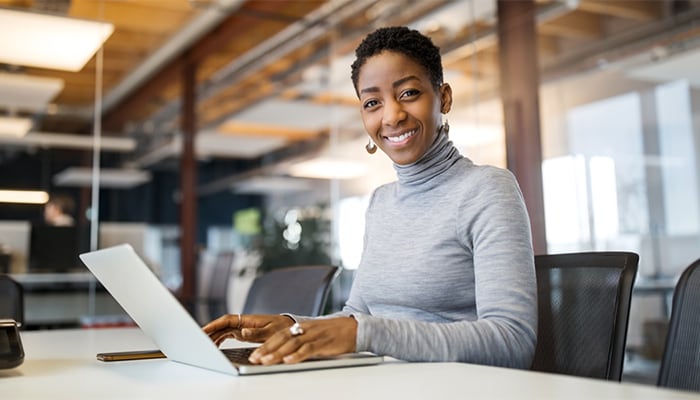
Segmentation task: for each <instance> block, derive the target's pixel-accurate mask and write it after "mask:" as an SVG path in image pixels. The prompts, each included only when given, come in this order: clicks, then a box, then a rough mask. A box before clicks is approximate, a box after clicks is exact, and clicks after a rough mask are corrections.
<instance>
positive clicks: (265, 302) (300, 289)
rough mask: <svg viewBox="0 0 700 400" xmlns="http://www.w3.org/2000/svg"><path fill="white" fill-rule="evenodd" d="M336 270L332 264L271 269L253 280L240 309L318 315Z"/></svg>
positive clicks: (245, 312)
mask: <svg viewBox="0 0 700 400" xmlns="http://www.w3.org/2000/svg"><path fill="white" fill-rule="evenodd" d="M339 272H340V268H339V267H336V266H331V265H315V266H301V267H285V268H278V269H273V270H271V271H269V272H267V273H265V274H263V275H260V276H258V277H257V278H255V280H253V284H252V285H251V286H250V289H249V291H248V295H247V297H246V301H245V305H244V306H243V313H244V314H279V313H291V314H296V315H304V316H311V317H315V316H319V315H321V314H322V313H323V309H324V307H325V305H326V300H327V298H328V293H329V292H330V288H331V284H332V283H333V280H334V279H335V277H336V276H337V275H338V273H339Z"/></svg>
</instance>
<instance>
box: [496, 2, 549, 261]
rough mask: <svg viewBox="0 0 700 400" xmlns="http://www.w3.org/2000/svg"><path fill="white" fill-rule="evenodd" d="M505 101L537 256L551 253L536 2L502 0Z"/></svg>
mask: <svg viewBox="0 0 700 400" xmlns="http://www.w3.org/2000/svg"><path fill="white" fill-rule="evenodd" d="M497 8H498V43H499V49H500V71H501V100H502V102H503V117H504V122H505V124H504V125H505V130H506V159H507V165H508V169H509V170H511V171H512V172H513V174H514V175H515V177H516V179H517V180H518V182H519V184H520V188H521V190H522V193H523V197H524V199H525V205H526V206H527V210H528V213H529V216H530V224H531V229H532V242H533V247H534V250H535V254H543V253H546V251H547V238H546V234H545V224H544V197H543V192H542V148H541V146H542V145H541V140H540V119H539V118H540V109H539V89H540V87H539V70H538V64H537V36H536V33H535V3H534V2H533V1H532V0H522V1H508V0H498V3H497Z"/></svg>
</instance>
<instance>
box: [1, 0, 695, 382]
mask: <svg viewBox="0 0 700 400" xmlns="http://www.w3.org/2000/svg"><path fill="white" fill-rule="evenodd" d="M523 4H526V5H528V6H529V7H530V8H529V9H530V10H532V12H531V14H529V15H527V16H526V17H527V18H530V20H531V21H533V22H534V24H535V30H534V32H533V34H532V36H531V37H530V38H529V39H530V42H531V44H532V45H533V49H534V51H533V52H532V53H531V54H527V55H526V57H525V60H526V61H527V63H532V64H531V65H530V66H528V65H525V64H527V63H525V64H523V65H515V66H511V67H510V68H508V70H510V71H513V70H515V71H516V72H515V74H514V75H513V74H510V75H509V74H506V73H504V70H505V68H504V67H503V65H502V64H503V62H504V60H505V61H507V60H513V59H514V58H509V57H510V56H512V54H511V55H509V54H504V53H505V51H504V49H503V48H502V47H503V46H499V39H502V38H504V37H509V35H508V33H507V29H505V28H504V26H503V21H500V22H501V24H500V28H501V30H499V18H498V17H499V15H501V14H499V9H500V11H503V10H504V9H508V8H509V7H511V8H512V7H516V6H517V7H519V6H522V5H523ZM6 12H15V13H16V12H21V13H23V14H32V15H38V16H51V17H54V16H59V17H60V18H63V19H65V18H70V19H73V20H79V21H90V22H96V23H97V29H98V32H99V33H95V34H93V35H92V36H99V37H104V41H103V42H100V43H98V44H97V47H96V48H95V49H94V50H93V52H92V53H89V54H88V57H87V59H86V60H85V62H84V64H83V65H82V66H80V65H79V66H77V67H72V68H73V69H72V70H71V69H70V68H71V67H65V66H54V65H48V64H42V60H41V59H42V54H39V57H38V58H39V60H38V61H31V62H27V64H21V63H18V62H17V61H14V60H7V59H5V60H3V59H2V57H3V56H2V54H9V53H8V52H7V51H5V50H3V51H0V122H2V121H7V122H12V123H15V125H16V123H18V122H20V123H21V122H22V121H24V122H26V123H27V124H28V125H27V126H26V127H25V129H24V132H22V133H15V132H14V131H13V128H7V127H6V125H0V143H1V146H0V191H5V190H20V191H39V192H43V193H46V194H47V195H48V196H51V195H55V194H66V195H68V196H70V197H72V198H73V199H74V201H75V203H76V209H75V212H74V215H73V216H74V218H75V225H76V227H77V229H76V230H75V232H76V235H78V236H80V237H81V238H82V239H81V240H80V241H79V244H77V245H76V246H77V248H79V250H77V251H87V250H94V249H97V248H102V247H106V246H110V245H114V244H118V243H124V242H126V243H129V244H131V245H132V246H133V247H134V248H135V250H136V251H137V252H138V253H139V254H140V255H141V256H142V257H143V258H144V259H145V260H146V261H147V263H148V264H149V266H151V267H152V269H153V270H154V272H155V273H156V274H157V275H158V276H159V277H160V278H161V280H162V281H163V283H164V284H165V285H166V286H168V288H170V289H171V290H172V291H173V292H174V293H176V294H178V296H180V297H181V299H183V302H186V303H189V304H193V302H194V300H195V298H196V297H197V296H198V295H199V294H200V293H201V292H202V291H206V286H207V285H206V283H207V273H208V269H207V268H209V267H210V266H211V265H212V264H213V263H214V260H215V259H216V256H217V254H220V253H221V252H225V251H233V252H234V253H235V255H236V256H235V258H234V266H233V268H234V273H233V274H232V277H231V280H230V286H229V289H230V290H229V294H228V296H229V297H228V298H227V301H228V305H229V309H230V311H231V312H236V311H238V310H240V309H241V307H242V302H243V301H244V298H245V294H246V290H247V285H249V284H250V282H251V281H252V279H253V277H255V276H256V274H258V273H260V272H261V271H264V270H265V269H269V268H274V267H278V266H283V265H302V264H311V263H332V264H336V265H340V266H342V267H343V269H344V271H343V274H341V276H340V277H339V279H338V280H337V281H336V284H335V286H334V290H333V292H332V293H331V298H330V300H329V301H330V306H329V307H330V309H334V308H335V309H337V308H339V307H340V306H341V305H342V302H343V299H344V296H345V295H346V294H347V290H348V288H349V285H350V284H351V282H352V274H353V270H354V269H356V268H357V265H358V263H359V257H360V253H361V249H362V239H363V222H362V221H363V218H364V214H363V213H364V209H365V207H366V204H367V201H368V198H369V195H370V194H371V192H372V190H373V189H374V188H376V187H377V186H379V185H381V184H383V183H386V182H389V181H392V180H394V178H395V175H394V170H393V168H392V165H391V162H390V160H389V159H388V158H387V157H386V156H384V155H383V154H381V153H380V152H378V153H377V154H373V155H369V154H367V153H366V152H365V149H364V147H365V144H366V135H365V133H364V129H363V126H362V122H361V119H360V117H359V103H358V101H357V99H356V96H355V93H354V90H353V88H352V84H351V82H350V79H349V75H350V67H349V66H350V63H351V62H352V60H353V54H352V51H353V49H354V47H355V46H356V45H357V44H358V43H359V40H361V38H362V37H363V36H364V35H365V34H367V33H368V32H370V31H371V30H373V29H374V28H377V27H380V26H388V25H408V26H410V27H412V28H415V29H419V30H420V31H422V32H424V33H426V34H428V35H430V36H431V37H432V38H433V40H434V41H435V43H436V44H437V45H438V46H440V48H441V50H442V54H443V63H444V66H445V80H446V81H447V82H449V83H450V84H451V85H452V88H453V92H454V94H455V100H454V104H453V109H452V111H451V112H450V113H449V115H448V116H447V118H448V120H449V124H450V126H451V129H450V138H451V139H452V140H453V142H454V143H456V144H457V145H458V147H459V148H460V150H461V151H462V153H463V154H464V155H466V156H467V157H469V158H471V159H472V160H473V161H475V162H476V163H479V164H491V165H496V166H500V167H503V168H510V169H514V168H516V167H515V166H514V164H513V160H514V157H516V158H517V157H518V156H520V157H523V154H522V153H524V152H525V151H523V150H524V149H523V148H522V147H519V146H520V145H521V144H522V143H523V141H525V142H528V141H529V143H533V141H534V143H535V144H538V142H539V146H537V148H538V149H539V151H541V155H537V154H535V155H534V156H533V155H531V154H527V155H525V156H526V157H527V159H526V161H528V162H530V163H532V162H533V161H537V163H536V164H535V166H536V168H529V169H528V170H527V171H525V172H523V171H521V173H516V177H517V178H518V179H519V182H520V184H521V186H523V187H524V192H526V193H525V197H526V201H527V200H530V201H531V202H528V208H529V210H530V213H531V219H533V221H535V223H533V229H534V230H535V231H534V237H535V238H536V241H535V244H536V251H537V252H540V253H544V252H547V253H563V252H575V251H589V250H595V251H597V250H624V251H632V252H635V253H638V254H639V255H640V263H639V273H638V277H637V286H638V287H637V289H636V290H635V293H634V295H633V301H632V311H631V317H630V329H629V333H628V340H627V345H628V348H629V357H628V358H629V359H628V360H627V361H629V365H630V371H631V372H630V374H628V376H629V377H630V379H640V380H641V381H644V377H645V376H651V375H653V374H654V368H655V366H656V365H657V364H656V362H657V361H658V360H659V357H660V351H661V349H662V346H663V335H664V329H665V322H666V320H667V318H668V314H669V307H670V304H669V296H670V295H671V294H672V290H673V285H674V284H675V280H676V279H677V278H678V275H679V274H680V273H681V272H682V270H683V269H684V268H685V267H686V266H687V265H689V264H690V263H691V262H692V261H694V260H695V259H697V258H700V251H698V250H697V249H698V247H699V246H698V244H700V201H699V200H698V197H699V196H700V194H699V191H698V186H699V184H700V176H699V174H698V171H699V170H700V168H699V161H698V154H699V151H698V150H699V149H700V144H699V142H700V141H698V139H697V138H698V132H700V117H699V115H700V91H699V90H698V88H699V87H700V73H699V72H698V68H697V67H696V64H697V60H700V25H699V24H698V23H699V21H700V1H696V0H678V1H662V0H658V1H653V0H652V1H616V0H573V1H572V0H561V1H559V0H537V1H532V2H530V1H522V2H514V1H496V0H429V1H412V0H390V1H388V0H328V1H320V0H319V1H316V0H304V1H293V0H290V1H276V0H275V1H273V0H267V1H266V0H262V1H255V0H249V1H243V0H189V1H187V0H169V1H159V0H131V1H122V2H115V1H100V0H57V1H42V0H0V18H4V17H2V15H3V13H6ZM13 17H14V15H13ZM0 25H2V24H0ZM5 26H7V25H5ZM39 26H40V27H42V28H44V29H45V27H46V26H47V25H46V24H45V23H40V24H39ZM22 28H27V30H28V31H29V30H30V28H31V25H30V24H29V23H27V24H26V26H23V27H22ZM16 29H20V28H19V27H17V28H16ZM56 29H58V30H57V31H54V32H50V33H51V36H53V34H56V35H58V34H59V33H60V31H61V29H60V28H56ZM504 31H505V32H504ZM23 34H24V33H23ZM26 34H29V33H26ZM0 35H3V36H4V35H12V36H9V37H15V36H14V35H17V36H18V37H22V36H21V35H20V34H17V33H15V32H9V31H8V29H7V28H0ZM40 35H43V36H40V38H39V42H42V41H44V42H50V40H49V38H48V37H47V36H46V35H47V32H46V31H42V33H40ZM100 35H102V36H100ZM511 39H512V38H511ZM66 40H67V39H66ZM71 40H72V39H71ZM0 42H8V40H7V39H6V37H2V40H0ZM23 43H25V45H24V46H23V47H26V48H28V49H26V50H31V46H29V45H28V44H27V43H34V42H30V41H26V42H23ZM0 46H2V45H0ZM54 46H58V48H59V49H61V50H63V52H66V53H67V51H66V49H67V48H68V46H70V42H63V43H60V45H56V44H54ZM63 46H66V47H63ZM43 54H44V57H43V58H45V59H47V60H43V61H55V60H54V59H55V58H58V56H57V55H56V56H54V55H52V56H51V57H46V54H47V53H43ZM532 66H534V68H530V67H532ZM513 67H514V68H513ZM518 70H520V72H518ZM523 81H526V83H528V84H529V85H533V87H534V88H535V90H534V91H531V92H530V93H529V95H530V97H529V101H528V102H527V104H526V106H527V107H524V108H522V110H521V112H525V113H528V112H530V113H531V114H530V115H529V116H532V115H533V114H532V113H534V116H535V121H534V123H533V124H532V125H530V126H525V127H523V125H522V124H517V123H516V124H515V129H514V128H513V124H510V123H509V119H508V118H509V115H510V116H512V115H513V114H512V113H513V110H510V111H509V109H508V107H507V104H505V103H504V101H503V97H504V93H506V90H507V88H504V85H503V82H521V83H522V82H523ZM523 110H524V111H523ZM532 110H534V111H532ZM527 116H528V115H526V117H527ZM523 120H525V121H527V118H523ZM521 122H522V121H521ZM533 127H534V128H533ZM518 128H522V130H524V131H527V135H526V136H525V137H523V136H524V135H525V134H523V133H521V134H520V136H519V134H518ZM513 143H516V144H518V146H515V145H513ZM519 151H520V154H518V152H519ZM532 188H535V189H539V193H534V192H533V191H532ZM537 199H540V201H539V203H538V200H537ZM46 200H47V199H46V198H45V199H44V200H43V202H42V201H39V202H35V203H34V204H21V203H18V202H16V201H15V200H9V201H7V200H3V202H2V203H0V246H2V247H1V250H2V251H1V253H2V258H0V260H3V264H2V265H1V266H2V267H3V268H4V272H7V273H10V274H12V275H13V276H16V277H18V279H20V280H22V279H24V282H25V284H26V286H27V288H29V289H28V290H27V297H26V313H27V318H28V321H27V326H26V327H25V329H52V328H63V327H78V326H82V327H97V326H105V325H109V326H113V325H119V324H128V318H126V317H125V316H124V315H123V312H121V310H120V309H119V306H118V305H116V304H115V303H114V302H113V301H112V300H111V299H110V297H109V295H108V294H106V293H104V291H102V290H100V287H99V285H97V284H96V283H95V282H94V280H91V279H89V278H88V279H84V278H85V274H86V272H87V271H86V270H84V269H81V266H80V265H79V264H77V265H76V266H75V268H58V267H57V268H54V269H52V267H55V265H53V266H52V265H45V264H44V265H43V267H38V269H34V268H32V267H31V265H32V263H31V259H32V258H33V257H36V254H35V253H36V252H37V251H39V250H37V248H32V246H31V242H32V231H33V230H35V229H36V230H37V231H38V229H40V228H36V227H37V226H41V225H42V218H43V208H44V202H45V201H46ZM531 206H532V207H531ZM429 210H430V208H429V205H426V212H429ZM538 221H542V223H539V222H538ZM540 236H541V237H542V238H543V240H541V241H540V240H537V238H538V237H540ZM35 247H36V246H35ZM42 248H45V247H42ZM76 259H77V254H76ZM192 311H193V312H197V311H196V310H195V309H194V308H193V309H192ZM198 316H199V317H200V318H205V317H202V316H201V315H198ZM634 368H639V370H638V371H636V370H634ZM633 373H638V374H639V375H638V376H633ZM652 382H653V379H652Z"/></svg>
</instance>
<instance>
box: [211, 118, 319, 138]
mask: <svg viewBox="0 0 700 400" xmlns="http://www.w3.org/2000/svg"><path fill="white" fill-rule="evenodd" d="M216 131H217V132H219V133H223V134H226V135H233V136H263V137H281V138H285V139H287V140H289V141H297V140H305V139H309V138H312V137H316V136H318V135H319V132H318V131H315V130H309V129H293V128H288V127H281V126H274V125H261V124H250V123H243V122H235V121H232V122H226V123H224V124H222V125H220V126H219V127H218V128H217V129H216Z"/></svg>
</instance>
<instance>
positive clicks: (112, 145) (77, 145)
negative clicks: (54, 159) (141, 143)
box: [0, 132, 136, 153]
mask: <svg viewBox="0 0 700 400" xmlns="http://www.w3.org/2000/svg"><path fill="white" fill-rule="evenodd" d="M94 140H95V139H94V138H93V136H90V135H72V134H67V133H49V132H31V133H28V134H26V135H25V136H24V137H21V138H17V137H11V136H3V135H0V144H7V145H15V146H28V147H31V146H42V147H51V148H65V149H83V150H92V148H93V146H94ZM134 149H136V139H134V138H128V137H114V136H102V137H101V138H100V150H101V151H103V152H105V151H113V152H120V153H128V152H131V151H134Z"/></svg>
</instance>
